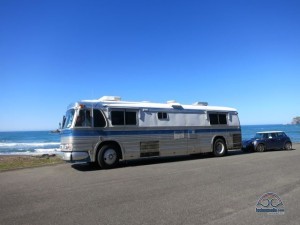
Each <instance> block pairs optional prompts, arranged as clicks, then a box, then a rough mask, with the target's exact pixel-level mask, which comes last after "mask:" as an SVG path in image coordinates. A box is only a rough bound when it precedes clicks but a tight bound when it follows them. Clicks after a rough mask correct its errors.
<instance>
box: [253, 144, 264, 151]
mask: <svg viewBox="0 0 300 225" xmlns="http://www.w3.org/2000/svg"><path fill="white" fill-rule="evenodd" d="M255 150H256V151H257V152H264V151H265V150H266V147H265V145H263V144H259V145H257V147H256V149H255Z"/></svg>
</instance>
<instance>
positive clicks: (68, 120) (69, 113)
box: [63, 109, 75, 129]
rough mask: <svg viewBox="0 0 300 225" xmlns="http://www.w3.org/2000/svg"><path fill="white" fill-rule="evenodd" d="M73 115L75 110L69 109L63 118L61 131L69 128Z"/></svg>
mask: <svg viewBox="0 0 300 225" xmlns="http://www.w3.org/2000/svg"><path fill="white" fill-rule="evenodd" d="M74 114H75V110H74V109H69V110H68V111H67V112H66V117H65V118H66V119H65V122H64V124H63V129H65V128H70V127H71V125H72V122H73V119H74Z"/></svg>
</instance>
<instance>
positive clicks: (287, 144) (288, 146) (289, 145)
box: [284, 142, 292, 150]
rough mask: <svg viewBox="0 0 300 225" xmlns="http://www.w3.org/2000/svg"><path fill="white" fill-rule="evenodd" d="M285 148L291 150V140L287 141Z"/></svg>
mask: <svg viewBox="0 0 300 225" xmlns="http://www.w3.org/2000/svg"><path fill="white" fill-rule="evenodd" d="M284 149H285V150H291V149H292V143H291V142H287V143H285V144H284Z"/></svg>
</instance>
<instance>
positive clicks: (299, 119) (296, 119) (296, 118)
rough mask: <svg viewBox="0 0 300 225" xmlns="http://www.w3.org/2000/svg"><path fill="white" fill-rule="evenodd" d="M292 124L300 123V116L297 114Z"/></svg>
mask: <svg viewBox="0 0 300 225" xmlns="http://www.w3.org/2000/svg"><path fill="white" fill-rule="evenodd" d="M292 124H300V116H297V117H295V118H294V119H293V121H292Z"/></svg>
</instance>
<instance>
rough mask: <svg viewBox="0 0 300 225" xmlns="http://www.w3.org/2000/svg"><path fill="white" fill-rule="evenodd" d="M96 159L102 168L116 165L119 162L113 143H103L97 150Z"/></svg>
mask: <svg viewBox="0 0 300 225" xmlns="http://www.w3.org/2000/svg"><path fill="white" fill-rule="evenodd" d="M97 161H98V164H99V166H100V167H101V168H102V169H110V168H114V167H116V165H117V164H118V163H119V155H118V152H117V150H116V147H115V146H113V145H104V146H102V147H101V149H100V150H99V152H98V156H97Z"/></svg>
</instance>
